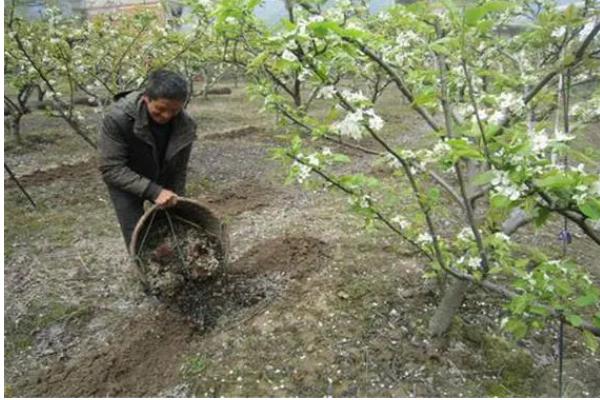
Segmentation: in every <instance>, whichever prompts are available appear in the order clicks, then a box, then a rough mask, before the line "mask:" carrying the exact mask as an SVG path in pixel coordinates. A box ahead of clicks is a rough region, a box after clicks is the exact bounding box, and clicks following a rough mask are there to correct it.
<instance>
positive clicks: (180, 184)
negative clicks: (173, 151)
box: [167, 144, 192, 196]
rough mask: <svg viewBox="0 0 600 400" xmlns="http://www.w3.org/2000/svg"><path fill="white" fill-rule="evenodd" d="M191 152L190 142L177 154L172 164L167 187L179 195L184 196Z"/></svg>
mask: <svg viewBox="0 0 600 400" xmlns="http://www.w3.org/2000/svg"><path fill="white" fill-rule="evenodd" d="M191 153H192V145H191V144H190V145H189V146H187V147H186V148H184V149H183V150H181V152H180V154H179V155H178V156H177V162H176V163H175V164H174V165H173V169H172V170H171V173H170V177H169V179H168V184H167V187H168V188H169V189H171V190H172V191H174V192H175V193H177V195H179V196H185V184H186V181H187V169H188V164H189V161H190V155H191Z"/></svg>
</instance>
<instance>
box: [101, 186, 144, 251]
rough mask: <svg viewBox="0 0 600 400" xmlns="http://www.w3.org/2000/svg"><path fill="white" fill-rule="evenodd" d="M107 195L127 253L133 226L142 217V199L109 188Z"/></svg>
mask: <svg viewBox="0 0 600 400" xmlns="http://www.w3.org/2000/svg"><path fill="white" fill-rule="evenodd" d="M108 193H109V195H110V199H111V200H112V203H113V206H114V207H115V212H116V214H117V219H118V220H119V225H121V232H122V233H123V239H125V245H126V246H127V251H129V244H130V242H131V235H133V230H134V229H135V225H136V224H137V223H138V221H139V220H140V218H141V217H142V215H144V199H142V198H141V197H138V196H136V195H134V194H131V193H128V192H124V191H122V190H119V189H116V188H113V187H110V186H109V187H108Z"/></svg>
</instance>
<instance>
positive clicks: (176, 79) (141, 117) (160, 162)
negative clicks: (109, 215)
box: [99, 70, 196, 249]
mask: <svg viewBox="0 0 600 400" xmlns="http://www.w3.org/2000/svg"><path fill="white" fill-rule="evenodd" d="M187 95H188V86H187V82H186V81H185V79H184V78H183V77H181V76H180V75H178V74H176V73H174V72H171V71H167V70H158V71H155V72H153V73H151V74H150V76H149V77H148V81H147V84H146V88H145V90H144V91H143V92H139V91H137V92H132V93H129V94H128V95H126V96H125V97H123V98H121V99H120V100H119V101H118V102H117V103H115V104H114V105H113V106H112V108H111V109H110V110H109V112H108V113H107V115H106V116H105V117H104V120H103V121H102V124H101V133H100V145H99V148H100V172H102V178H103V179H104V182H105V183H106V185H107V186H108V192H109V194H110V198H111V200H112V203H113V205H114V207H115V211H116V214H117V218H118V220H119V224H120V225H121V231H122V232H123V237H124V239H125V244H126V245H127V248H128V249H129V243H130V241H131V236H132V234H133V230H134V228H135V225H136V223H137V221H138V220H139V219H140V217H141V216H142V215H143V213H144V207H143V204H144V201H145V200H150V201H152V202H154V203H155V204H157V205H158V206H159V207H172V206H174V205H175V204H176V203H177V196H184V195H185V181H186V172H187V165H188V161H189V158H190V152H191V150H192V143H193V141H194V140H195V139H196V123H195V122H194V121H193V120H192V119H191V118H190V116H189V115H188V114H187V113H186V112H185V111H183V107H184V105H185V101H186V99H187Z"/></svg>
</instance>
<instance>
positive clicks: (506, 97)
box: [498, 92, 525, 111]
mask: <svg viewBox="0 0 600 400" xmlns="http://www.w3.org/2000/svg"><path fill="white" fill-rule="evenodd" d="M498 101H499V104H500V108H502V109H505V108H508V109H509V110H512V111H519V110H521V109H522V108H523V107H525V103H524V102H523V98H522V97H521V96H518V95H515V94H514V93H506V92H505V93H502V94H500V97H499V98H498Z"/></svg>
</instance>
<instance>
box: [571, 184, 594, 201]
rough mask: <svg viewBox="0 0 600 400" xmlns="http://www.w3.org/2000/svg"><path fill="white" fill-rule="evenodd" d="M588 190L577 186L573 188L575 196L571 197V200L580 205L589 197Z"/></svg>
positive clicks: (582, 186) (583, 186) (584, 186)
mask: <svg viewBox="0 0 600 400" xmlns="http://www.w3.org/2000/svg"><path fill="white" fill-rule="evenodd" d="M589 191H590V188H589V187H587V186H586V185H577V186H575V192H576V193H575V194H574V195H573V200H575V202H576V203H577V204H582V203H583V202H584V201H585V200H586V199H587V198H588V196H589Z"/></svg>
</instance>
